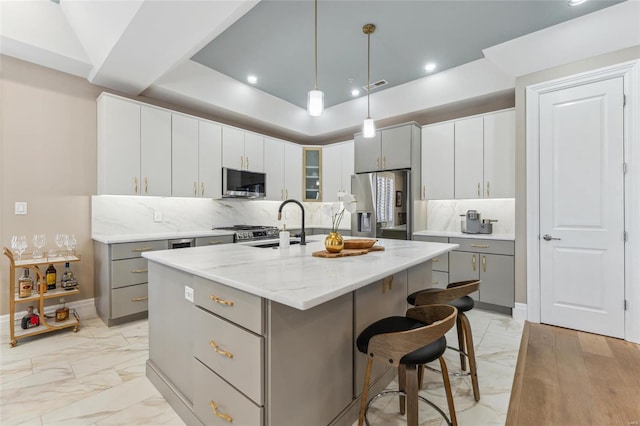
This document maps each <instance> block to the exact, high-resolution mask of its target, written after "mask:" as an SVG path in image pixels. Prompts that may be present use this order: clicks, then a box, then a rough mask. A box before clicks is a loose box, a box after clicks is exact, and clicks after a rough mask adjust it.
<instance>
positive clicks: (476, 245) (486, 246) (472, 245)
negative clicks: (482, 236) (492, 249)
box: [471, 244, 489, 248]
mask: <svg viewBox="0 0 640 426" xmlns="http://www.w3.org/2000/svg"><path fill="white" fill-rule="evenodd" d="M471 247H475V248H489V244H471Z"/></svg>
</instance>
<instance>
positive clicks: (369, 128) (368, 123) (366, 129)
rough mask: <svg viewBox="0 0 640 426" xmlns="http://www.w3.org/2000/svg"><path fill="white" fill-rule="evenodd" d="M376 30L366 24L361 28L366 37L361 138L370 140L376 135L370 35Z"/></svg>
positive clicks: (374, 27) (371, 25) (373, 26)
mask: <svg viewBox="0 0 640 426" xmlns="http://www.w3.org/2000/svg"><path fill="white" fill-rule="evenodd" d="M375 30H376V26H375V25H373V24H366V25H365V26H364V27H362V32H363V33H365V34H366V35H367V118H365V119H364V123H363V124H362V137H363V138H372V137H374V136H375V135H376V125H375V123H374V121H373V118H371V100H370V96H369V95H370V92H371V87H369V86H371V34H373V33H374V32H375Z"/></svg>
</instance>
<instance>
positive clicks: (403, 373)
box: [398, 364, 420, 415]
mask: <svg viewBox="0 0 640 426" xmlns="http://www.w3.org/2000/svg"><path fill="white" fill-rule="evenodd" d="M406 383H407V367H406V366H405V365H403V364H400V365H399V366H398V390H399V391H400V392H406V388H407V386H406ZM418 383H420V382H418ZM398 401H399V403H400V407H399V408H400V410H399V411H400V414H402V415H404V413H405V408H406V406H407V405H406V397H405V396H404V395H403V394H400V397H399V398H398Z"/></svg>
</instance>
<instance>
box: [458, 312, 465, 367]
mask: <svg viewBox="0 0 640 426" xmlns="http://www.w3.org/2000/svg"><path fill="white" fill-rule="evenodd" d="M456 330H457V332H458V349H460V350H461V351H462V352H467V351H466V349H465V347H464V334H465V333H464V328H463V326H462V320H461V319H460V315H458V317H456ZM466 358H467V357H465V356H464V354H463V353H460V369H461V370H462V371H465V370H466V369H467V359H466Z"/></svg>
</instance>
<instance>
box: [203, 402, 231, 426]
mask: <svg viewBox="0 0 640 426" xmlns="http://www.w3.org/2000/svg"><path fill="white" fill-rule="evenodd" d="M209 405H210V406H211V408H212V409H213V414H215V415H216V416H218V417H220V418H221V419H222V420H224V421H225V422H227V423H233V417H231V416H230V415H228V414H224V413H221V412H219V411H218V406H217V405H216V403H215V402H213V401H209Z"/></svg>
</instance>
